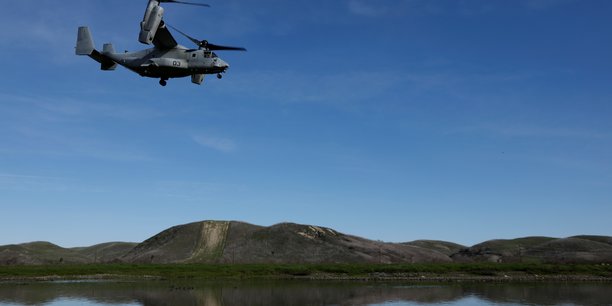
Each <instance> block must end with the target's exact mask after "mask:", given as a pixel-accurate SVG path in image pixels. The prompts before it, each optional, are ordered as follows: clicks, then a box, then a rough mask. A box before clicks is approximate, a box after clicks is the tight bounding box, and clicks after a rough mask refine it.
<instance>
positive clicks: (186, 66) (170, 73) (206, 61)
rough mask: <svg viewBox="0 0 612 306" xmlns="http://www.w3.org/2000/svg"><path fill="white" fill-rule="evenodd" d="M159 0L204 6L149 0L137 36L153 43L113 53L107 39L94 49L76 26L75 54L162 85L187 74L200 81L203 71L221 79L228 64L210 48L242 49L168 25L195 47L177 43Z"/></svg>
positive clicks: (85, 33) (83, 30) (85, 29)
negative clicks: (129, 71) (97, 48)
mask: <svg viewBox="0 0 612 306" xmlns="http://www.w3.org/2000/svg"><path fill="white" fill-rule="evenodd" d="M162 2H168V3H182V4H190V5H198V6H208V5H207V4H203V3H193V2H184V1H175V0H149V3H148V5H147V9H146V11H145V15H144V18H143V20H142V22H141V23H140V34H139V37H138V40H139V41H140V42H141V43H143V44H153V45H154V47H153V48H149V49H146V50H141V51H136V52H127V51H126V52H124V53H117V52H115V49H114V48H113V45H112V44H110V43H108V44H104V46H103V48H102V52H100V51H98V50H96V49H95V45H94V42H93V38H92V35H91V32H90V31H89V28H88V27H79V31H78V36H77V44H76V54H77V55H88V56H89V57H91V58H92V59H94V60H95V61H97V62H99V63H100V69H102V70H115V69H116V68H117V65H121V66H124V67H126V68H127V69H129V70H132V71H134V72H136V73H138V74H140V75H141V76H143V77H150V78H157V79H159V84H160V85H162V86H166V84H167V80H168V79H170V78H182V77H188V76H191V82H192V83H194V84H198V85H200V84H202V82H203V81H204V75H206V74H216V75H217V78H219V79H221V78H222V77H223V76H222V73H225V72H226V71H227V69H228V68H229V64H228V63H227V62H225V61H224V60H222V59H221V58H219V57H218V56H217V54H215V53H214V52H213V51H217V50H235V51H246V49H245V48H241V47H230V46H221V45H215V44H212V43H209V42H208V41H206V40H198V39H195V38H193V37H191V36H189V35H187V34H185V33H183V32H181V31H179V30H178V29H176V28H174V27H172V28H173V29H174V30H176V31H177V32H179V33H180V34H182V35H183V36H185V37H186V38H188V39H189V40H190V41H192V42H193V43H195V44H196V45H197V46H198V49H189V48H186V47H184V46H181V45H179V44H178V43H177V42H176V40H175V39H174V37H172V34H171V33H170V31H169V30H168V26H169V25H167V24H166V23H165V22H164V21H163V14H164V9H163V8H162V7H161V6H160V3H162Z"/></svg>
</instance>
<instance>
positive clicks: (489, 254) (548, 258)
mask: <svg viewBox="0 0 612 306" xmlns="http://www.w3.org/2000/svg"><path fill="white" fill-rule="evenodd" d="M611 239H612V237H607V236H574V237H570V238H561V239H559V238H551V237H525V238H518V239H511V240H490V241H486V242H483V243H479V244H476V245H474V246H472V247H470V248H466V249H462V250H460V251H459V252H457V253H455V254H453V255H451V258H452V259H453V260H454V261H456V262H542V263H612V244H611V243H610V242H611Z"/></svg>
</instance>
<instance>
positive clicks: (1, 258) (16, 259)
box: [0, 241, 136, 265]
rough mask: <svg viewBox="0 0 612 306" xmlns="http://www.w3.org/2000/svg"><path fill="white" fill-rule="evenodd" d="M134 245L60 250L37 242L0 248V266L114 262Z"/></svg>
mask: <svg viewBox="0 0 612 306" xmlns="http://www.w3.org/2000/svg"><path fill="white" fill-rule="evenodd" d="M135 245H136V243H129V242H110V243H103V244H98V245H94V246H91V247H84V248H62V247H60V246H57V245H55V244H53V243H50V242H44V241H38V242H30V243H23V244H12V245H5V246H0V265H43V264H83V263H94V262H110V261H113V260H116V258H117V257H118V256H121V255H123V254H125V253H127V251H129V250H130V249H132V248H133V247H134V246H135Z"/></svg>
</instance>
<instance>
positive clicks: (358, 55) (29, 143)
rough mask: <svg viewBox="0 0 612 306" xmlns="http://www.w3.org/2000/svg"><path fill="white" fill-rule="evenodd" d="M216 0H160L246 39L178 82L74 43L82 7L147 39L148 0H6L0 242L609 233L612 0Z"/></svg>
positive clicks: (217, 36)
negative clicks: (285, 229)
mask: <svg viewBox="0 0 612 306" xmlns="http://www.w3.org/2000/svg"><path fill="white" fill-rule="evenodd" d="M208 3H209V4H211V6H212V7H211V8H194V7H187V6H177V5H172V4H165V5H164V7H165V8H166V15H165V20H166V21H167V22H168V23H170V24H173V25H175V26H176V27H179V28H181V29H182V30H183V31H186V32H188V33H189V34H190V35H192V36H195V37H199V38H202V39H204V38H206V39H208V40H209V41H211V42H214V43H218V44H229V45H238V46H244V47H247V48H248V50H249V51H248V52H246V53H242V52H238V53H237V52H223V53H221V52H219V55H220V56H221V57H222V58H223V59H224V60H226V61H228V62H229V63H230V65H231V68H230V70H229V72H228V73H227V74H226V76H225V77H224V79H223V80H217V79H216V78H207V79H206V81H205V83H204V84H203V85H202V86H196V85H193V84H191V83H190V81H189V79H172V80H170V81H169V84H168V86H167V87H165V88H162V87H160V86H159V85H158V83H157V80H155V79H147V78H141V77H140V76H138V75H136V74H134V73H132V72H129V71H127V70H126V69H123V68H119V69H117V70H116V71H114V72H103V71H100V70H99V66H98V64H97V63H95V62H93V61H92V60H90V59H89V58H87V57H77V56H75V55H74V45H75V40H76V29H77V27H78V26H80V25H88V26H90V28H91V31H92V33H93V36H94V40H95V42H96V45H97V47H98V48H101V46H102V44H103V43H105V42H113V43H114V45H115V48H116V49H117V50H124V49H125V50H137V49H142V48H145V47H146V46H144V45H141V44H140V43H138V41H137V36H138V30H139V25H138V23H139V21H140V20H141V18H142V14H143V11H144V8H145V5H146V1H145V0H130V1H126V0H105V1H83V0H64V1H50V0H20V1H8V2H6V3H3V12H4V14H3V18H2V19H1V20H0V26H2V28H3V29H4V30H3V31H2V32H1V33H0V52H1V55H2V56H0V66H1V67H2V71H3V72H4V73H3V77H2V82H0V210H1V213H0V232H1V233H2V235H0V244H9V243H20V242H27V241H35V240H47V241H51V242H54V243H57V244H60V245H62V246H82V245H91V244H95V243H100V242H106V241H116V240H123V241H142V240H144V239H146V238H148V237H150V236H152V235H154V234H156V233H158V232H159V231H161V230H163V229H165V228H167V227H170V226H173V225H177V224H183V223H187V222H192V221H199V220H209V219H212V220H240V221H245V222H249V223H253V224H260V225H272V224H275V223H279V222H285V221H288V222H296V223H306V224H316V225H322V226H328V227H332V228H335V229H337V230H339V231H341V232H345V233H350V234H355V235H359V236H363V237H366V238H370V239H380V240H385V241H395V242H401V241H411V240H415V239H440V240H449V241H454V242H458V243H462V244H467V245H471V244H474V243H477V242H481V241H484V240H488V239H493V238H515V237H521V236H528V235H546V236H554V237H566V236H571V235H577V234H599V235H612V222H610V218H611V217H612V120H611V118H612V74H611V71H612V19H610V17H609V16H610V13H611V11H612V10H611V9H612V2H610V1H604V0H602V1H597V0H592V1H571V0H516V1H501V0H500V1H495V0H488V1H478V0H469V1H468V0H466V1H460V0H456V1H451V0H447V1H442V0H439V1H438V0H376V1H375V0H371V1H370V0H337V1H322V0H315V1H280V0H260V1H234V0H225V1H219V0H210V1H208ZM175 36H176V37H177V39H178V40H179V42H180V43H182V44H184V45H187V46H188V45H189V42H188V41H187V40H185V39H183V38H181V37H179V36H178V35H175Z"/></svg>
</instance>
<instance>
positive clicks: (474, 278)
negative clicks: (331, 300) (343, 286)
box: [0, 273, 612, 284]
mask: <svg viewBox="0 0 612 306" xmlns="http://www.w3.org/2000/svg"><path fill="white" fill-rule="evenodd" d="M209 280H215V281H249V280H268V281H275V280H289V281H342V282H344V281H346V282H408V283H539V282H572V283H589V282H591V283H612V277H607V276H594V275H574V274H559V275H528V274H514V275H498V276H497V275H496V276H479V275H467V274H445V275H428V274H423V275H405V274H402V273H385V274H380V273H375V274H373V275H362V276H349V275H340V274H331V273H319V274H314V275H309V276H295V275H268V276H264V275H260V276H249V277H235V276H233V277H193V278H181V277H163V276H154V275H125V274H94V275H61V276H60V275H45V276H2V277H0V284H3V283H14V282H80V281H83V282H87V281H91V282H96V281H145V282H146V281H153V282H156V281H209Z"/></svg>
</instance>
